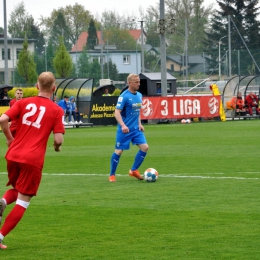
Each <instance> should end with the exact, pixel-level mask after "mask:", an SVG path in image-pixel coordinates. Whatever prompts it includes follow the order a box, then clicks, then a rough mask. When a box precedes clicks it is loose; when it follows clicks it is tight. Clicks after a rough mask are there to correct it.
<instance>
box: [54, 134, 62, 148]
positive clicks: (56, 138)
mask: <svg viewBox="0 0 260 260" xmlns="http://www.w3.org/2000/svg"><path fill="white" fill-rule="evenodd" d="M63 140H64V139H63V134H62V133H56V134H54V142H53V147H54V150H55V151H56V152H59V151H60V150H61V145H62V144H63Z"/></svg>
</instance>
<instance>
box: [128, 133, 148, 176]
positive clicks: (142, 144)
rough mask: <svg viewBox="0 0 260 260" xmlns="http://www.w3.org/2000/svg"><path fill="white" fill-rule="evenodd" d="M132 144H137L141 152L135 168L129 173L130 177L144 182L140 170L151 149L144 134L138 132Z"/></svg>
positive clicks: (137, 154) (135, 161)
mask: <svg viewBox="0 0 260 260" xmlns="http://www.w3.org/2000/svg"><path fill="white" fill-rule="evenodd" d="M132 143H133V144H136V145H137V146H138V147H139V151H138V152H137V153H136V156H135V160H134V163H133V166H132V168H131V169H130V171H129V175H130V176H132V177H135V178H137V179H139V180H143V177H142V176H141V175H140V172H139V170H138V169H139V167H140V166H141V164H142V163H143V161H144V158H145V157H146V154H147V151H148V149H149V147H148V144H147V142H146V138H145V136H144V134H143V132H141V131H137V132H136V134H135V136H134V138H133V139H132Z"/></svg>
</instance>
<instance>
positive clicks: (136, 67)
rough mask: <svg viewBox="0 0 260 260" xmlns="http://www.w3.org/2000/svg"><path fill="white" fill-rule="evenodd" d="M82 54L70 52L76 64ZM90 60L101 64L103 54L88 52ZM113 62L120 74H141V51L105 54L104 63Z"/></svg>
mask: <svg viewBox="0 0 260 260" xmlns="http://www.w3.org/2000/svg"><path fill="white" fill-rule="evenodd" d="M80 54H81V52H77V53H76V52H70V55H71V58H72V61H73V63H74V64H76V63H77V59H79V56H80ZM88 55H89V56H90V60H93V59H98V60H99V63H100V60H101V53H100V51H99V52H94V51H91V52H88ZM109 60H111V61H112V63H114V64H115V65H116V67H117V70H118V72H119V73H127V74H130V73H136V74H139V73H141V51H113V50H111V51H109V52H104V53H103V62H104V63H106V62H107V61H109Z"/></svg>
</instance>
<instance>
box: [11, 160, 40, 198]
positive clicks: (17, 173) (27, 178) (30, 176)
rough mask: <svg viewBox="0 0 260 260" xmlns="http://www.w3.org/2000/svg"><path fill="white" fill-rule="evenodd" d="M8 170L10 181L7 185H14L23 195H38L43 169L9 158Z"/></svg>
mask: <svg viewBox="0 0 260 260" xmlns="http://www.w3.org/2000/svg"><path fill="white" fill-rule="evenodd" d="M7 171H8V178H9V181H8V183H7V184H6V186H8V185H12V186H13V187H14V188H15V189H16V190H17V191H18V192H19V193H21V194H23V195H28V196H36V194H37V191H38V188H39V185H40V182H41V178H42V171H41V169H39V168H37V167H35V166H32V165H29V164H25V163H19V162H14V161H9V160H7Z"/></svg>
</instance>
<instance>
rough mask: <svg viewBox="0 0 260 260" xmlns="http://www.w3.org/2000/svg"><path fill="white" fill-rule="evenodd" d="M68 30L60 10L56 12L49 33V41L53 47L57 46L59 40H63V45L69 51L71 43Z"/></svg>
mask: <svg viewBox="0 0 260 260" xmlns="http://www.w3.org/2000/svg"><path fill="white" fill-rule="evenodd" d="M69 34H70V29H69V27H68V25H67V23H66V20H65V17H64V15H63V12H62V10H58V12H57V16H56V18H55V20H54V22H53V27H52V31H51V39H52V42H53V43H54V45H56V46H57V45H58V44H59V38H60V37H62V38H63V39H64V45H65V47H66V49H67V50H71V46H72V44H71V42H70V41H69Z"/></svg>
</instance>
